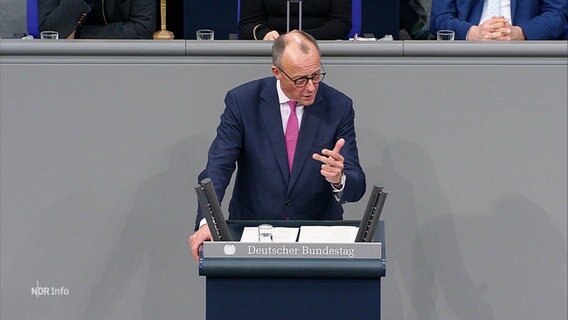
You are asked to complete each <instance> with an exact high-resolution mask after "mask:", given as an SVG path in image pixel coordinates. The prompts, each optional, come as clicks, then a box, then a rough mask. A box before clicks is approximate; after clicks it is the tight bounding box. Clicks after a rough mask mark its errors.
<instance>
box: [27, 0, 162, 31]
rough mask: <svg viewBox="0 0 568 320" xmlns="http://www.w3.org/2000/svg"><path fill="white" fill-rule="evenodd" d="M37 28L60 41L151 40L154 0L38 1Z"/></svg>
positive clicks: (154, 15)
mask: <svg viewBox="0 0 568 320" xmlns="http://www.w3.org/2000/svg"><path fill="white" fill-rule="evenodd" d="M38 5H39V28H40V30H41V31H44V30H52V31H57V32H59V37H60V38H86V39H151V38H152V35H153V33H154V30H155V28H156V2H155V0H38Z"/></svg>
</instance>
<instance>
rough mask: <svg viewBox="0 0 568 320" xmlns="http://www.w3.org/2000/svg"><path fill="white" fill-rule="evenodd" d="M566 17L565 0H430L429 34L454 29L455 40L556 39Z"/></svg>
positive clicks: (563, 28)
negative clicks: (494, 2)
mask: <svg viewBox="0 0 568 320" xmlns="http://www.w3.org/2000/svg"><path fill="white" fill-rule="evenodd" d="M493 1H497V4H496V5H495V6H493V5H492V2H493ZM492 8H495V9H492ZM567 15H568V13H567V12H566V0H516V1H515V0H500V1H499V0H433V1H432V16H431V18H430V31H431V32H432V34H434V35H435V34H436V32H437V31H438V30H442V29H449V30H454V31H455V33H456V35H455V38H456V40H505V41H506V40H555V39H559V38H560V37H561V36H562V33H563V32H564V31H565V30H566V26H567Z"/></svg>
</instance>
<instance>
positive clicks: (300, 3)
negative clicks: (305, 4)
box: [286, 0, 302, 32]
mask: <svg viewBox="0 0 568 320" xmlns="http://www.w3.org/2000/svg"><path fill="white" fill-rule="evenodd" d="M290 2H293V3H297V4H298V6H299V7H298V30H302V0H287V1H286V32H290Z"/></svg>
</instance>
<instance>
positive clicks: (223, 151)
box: [196, 91, 243, 228]
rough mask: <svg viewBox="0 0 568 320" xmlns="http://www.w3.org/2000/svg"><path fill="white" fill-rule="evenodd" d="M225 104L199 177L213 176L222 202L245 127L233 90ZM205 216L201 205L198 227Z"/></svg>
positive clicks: (198, 212)
mask: <svg viewBox="0 0 568 320" xmlns="http://www.w3.org/2000/svg"><path fill="white" fill-rule="evenodd" d="M225 105H226V107H225V111H224V112H223V114H222V115H221V122H220V124H219V127H217V136H216V137H215V140H213V143H212V144H211V147H210V148H209V153H208V156H207V166H206V168H205V170H203V171H202V172H201V173H200V174H199V177H198V179H199V181H201V180H202V179H205V178H211V181H212V182H213V186H214V187H215V193H216V194H217V198H218V199H219V202H220V203H221V202H222V201H223V198H224V196H225V190H226V189H227V186H228V185H229V182H230V181H231V176H232V175H233V172H234V171H235V168H236V162H237V159H238V158H239V155H240V151H241V148H242V141H243V131H242V129H243V128H242V125H241V121H240V115H239V112H238V108H237V99H236V97H235V95H234V94H233V93H232V91H229V93H227V96H226V97H225ZM203 218H204V216H203V212H202V211H201V208H200V207H199V208H198V209H197V220H196V228H197V227H198V225H199V222H200V221H201V219H203Z"/></svg>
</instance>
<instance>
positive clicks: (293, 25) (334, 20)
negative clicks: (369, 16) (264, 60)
mask: <svg viewBox="0 0 568 320" xmlns="http://www.w3.org/2000/svg"><path fill="white" fill-rule="evenodd" d="M298 7H299V5H298V4H297V3H290V30H292V29H298V22H299V21H298V15H299V11H298ZM240 11H241V13H240V14H241V16H240V19H239V37H240V39H243V40H274V39H276V38H278V36H280V35H281V34H283V33H286V1H285V0H241V9H240ZM302 30H303V31H305V32H307V33H308V34H310V35H311V36H313V37H314V38H316V39H317V40H337V39H347V36H348V35H349V32H350V31H351V0H310V1H303V4H302Z"/></svg>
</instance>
